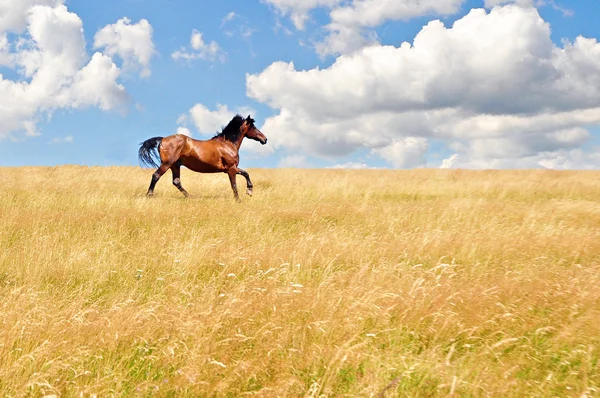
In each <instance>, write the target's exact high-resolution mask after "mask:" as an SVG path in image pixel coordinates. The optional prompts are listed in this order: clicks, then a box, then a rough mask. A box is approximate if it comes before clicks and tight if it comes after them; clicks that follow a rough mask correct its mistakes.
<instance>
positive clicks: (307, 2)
mask: <svg viewBox="0 0 600 398" xmlns="http://www.w3.org/2000/svg"><path fill="white" fill-rule="evenodd" d="M264 2H265V3H267V4H271V5H272V6H274V7H275V8H276V9H277V10H278V11H279V12H280V13H281V14H283V15H290V17H291V18H292V22H293V23H294V25H295V26H296V29H299V30H303V29H304V27H305V24H306V21H307V20H308V18H309V12H310V10H312V9H314V8H320V7H325V8H332V7H334V6H336V5H338V4H339V3H341V2H342V0H264Z"/></svg>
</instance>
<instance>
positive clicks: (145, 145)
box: [138, 137, 163, 167]
mask: <svg viewBox="0 0 600 398" xmlns="http://www.w3.org/2000/svg"><path fill="white" fill-rule="evenodd" d="M162 139H163V137H153V138H149V139H147V140H146V141H144V142H142V143H140V145H141V146H140V150H139V152H138V160H139V162H140V165H141V166H142V167H143V166H148V167H159V166H160V163H161V162H160V153H159V151H160V143H161V142H162Z"/></svg>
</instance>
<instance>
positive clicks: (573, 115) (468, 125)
mask: <svg viewBox="0 0 600 398" xmlns="http://www.w3.org/2000/svg"><path fill="white" fill-rule="evenodd" d="M246 85H247V94H248V95H249V96H250V97H251V98H254V99H256V100H257V101H259V102H262V103H265V104H268V105H269V106H271V107H272V108H274V109H276V110H278V114H276V115H275V116H273V117H270V118H268V119H267V120H266V121H265V125H264V126H263V132H264V133H265V134H267V135H269V142H270V143H272V145H274V146H275V147H276V148H285V149H287V150H288V151H290V152H296V153H304V154H309V155H311V156H321V157H325V158H335V157H337V156H346V155H349V154H351V153H352V152H354V151H356V150H358V149H361V148H362V149H365V148H366V149H368V150H371V151H372V153H373V154H376V155H378V156H380V157H381V158H383V159H385V160H386V161H387V162H388V163H389V164H391V165H394V166H395V167H413V166H416V165H420V164H422V160H423V156H425V155H424V154H425V153H426V146H425V143H424V141H423V139H430V138H435V139H436V140H441V141H442V142H443V143H445V144H446V145H447V146H448V147H449V148H451V149H453V150H454V152H456V153H457V154H458V155H459V156H460V158H459V160H457V162H456V164H457V165H460V166H461V167H479V166H480V165H483V164H484V163H485V164H486V165H512V164H516V163H515V162H514V159H515V158H527V159H530V161H529V163H527V164H536V163H535V162H539V161H542V160H543V159H546V158H548V157H549V156H550V157H552V155H551V154H553V153H560V151H567V152H565V153H570V154H575V153H576V152H572V151H573V150H577V149H580V148H582V147H583V145H584V144H585V143H586V142H587V141H588V140H589V137H590V134H589V132H588V128H589V127H591V126H598V125H600V44H598V42H597V41H596V39H593V38H592V39H590V38H584V37H578V38H576V39H575V40H574V41H573V42H564V43H563V45H562V47H559V46H557V45H555V44H554V43H553V42H552V40H551V37H550V26H549V24H548V23H546V22H545V21H544V20H543V19H542V18H541V17H540V15H539V14H538V12H537V10H536V9H534V8H524V7H519V6H516V5H506V6H503V7H500V6H499V7H495V8H493V9H492V10H491V11H489V12H487V11H486V10H484V9H474V10H471V12H469V14H468V15H466V16H464V17H463V18H461V19H459V20H457V21H456V22H455V23H454V24H453V26H451V27H445V26H444V24H443V23H442V22H440V21H432V22H430V23H428V24H427V25H426V26H424V27H423V28H422V30H421V31H420V32H419V33H418V34H417V35H416V37H415V38H414V41H413V43H412V44H409V43H402V45H400V46H399V47H394V46H382V45H379V44H374V45H371V46H369V47H365V48H362V49H360V50H358V51H357V52H354V53H351V54H346V55H342V56H340V57H338V58H337V59H336V61H335V62H334V63H333V64H332V65H331V66H330V67H328V68H324V69H321V68H315V69H310V70H296V68H295V66H294V64H293V63H284V62H275V63H273V64H271V65H270V66H268V67H267V68H266V69H265V70H264V71H262V72H261V73H258V74H250V75H247V79H246ZM411 140H416V141H411ZM541 154H544V155H543V156H544V158H539V159H537V158H536V156H537V157H539V156H542V155H541ZM590 159H591V160H590V161H593V160H594V159H595V158H590ZM553 164H561V163H560V162H555V163H553ZM562 164H566V163H564V162H563V163H562Z"/></svg>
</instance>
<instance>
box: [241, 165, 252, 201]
mask: <svg viewBox="0 0 600 398" xmlns="http://www.w3.org/2000/svg"><path fill="white" fill-rule="evenodd" d="M237 174H240V175H242V176H244V178H245V179H246V194H248V196H252V188H254V186H253V185H252V181H250V174H248V172H247V171H246V170H242V169H239V168H238V169H237Z"/></svg>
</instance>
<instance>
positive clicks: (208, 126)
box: [177, 104, 255, 135]
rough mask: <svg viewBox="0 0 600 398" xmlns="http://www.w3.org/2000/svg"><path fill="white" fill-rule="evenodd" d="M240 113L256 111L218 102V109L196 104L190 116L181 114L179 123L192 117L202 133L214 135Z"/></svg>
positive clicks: (185, 122) (184, 122)
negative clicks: (230, 107) (231, 106)
mask: <svg viewBox="0 0 600 398" xmlns="http://www.w3.org/2000/svg"><path fill="white" fill-rule="evenodd" d="M238 113H239V114H241V115H248V114H254V113H255V112H254V111H253V110H252V108H248V107H240V108H237V109H235V110H232V109H229V107H228V106H227V105H223V104H217V109H215V110H210V109H209V108H208V107H206V106H205V105H203V104H196V105H194V106H193V107H192V108H191V109H190V111H189V117H188V115H181V116H179V118H178V120H177V123H179V124H187V122H188V120H189V118H191V120H192V123H193V124H194V126H195V127H196V129H197V130H198V131H199V132H200V133H201V134H207V135H214V134H215V133H216V132H218V131H221V127H223V126H225V125H226V124H227V123H229V121H230V120H231V119H232V118H233V117H234V116H235V115H236V114H238Z"/></svg>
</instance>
